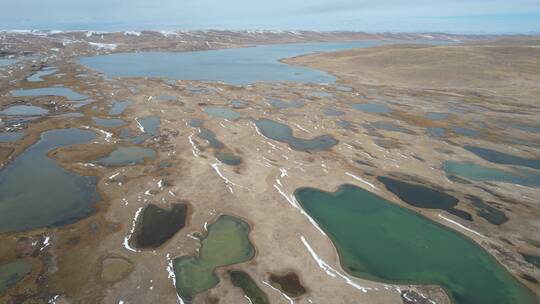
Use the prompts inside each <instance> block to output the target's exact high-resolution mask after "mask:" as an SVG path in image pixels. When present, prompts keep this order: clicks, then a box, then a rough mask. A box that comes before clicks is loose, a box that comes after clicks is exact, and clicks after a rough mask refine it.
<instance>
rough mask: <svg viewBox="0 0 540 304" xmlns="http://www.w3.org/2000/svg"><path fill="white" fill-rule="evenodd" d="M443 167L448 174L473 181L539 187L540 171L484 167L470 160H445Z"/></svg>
mask: <svg viewBox="0 0 540 304" xmlns="http://www.w3.org/2000/svg"><path fill="white" fill-rule="evenodd" d="M443 169H444V171H445V172H446V174H448V175H451V176H452V175H457V176H459V177H465V178H468V179H471V180H473V181H479V182H482V181H490V182H503V183H511V184H518V185H522V186H528V187H536V188H539V187H540V172H538V171H534V170H527V169H522V168H513V170H512V171H506V170H500V169H495V168H489V167H484V166H481V165H478V164H475V163H472V162H457V161H445V162H444V163H443Z"/></svg>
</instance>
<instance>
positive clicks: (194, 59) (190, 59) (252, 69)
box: [80, 41, 384, 85]
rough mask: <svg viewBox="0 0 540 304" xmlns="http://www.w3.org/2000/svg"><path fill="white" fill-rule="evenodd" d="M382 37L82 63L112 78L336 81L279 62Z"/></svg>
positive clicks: (242, 82) (96, 59)
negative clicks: (366, 39)
mask: <svg viewBox="0 0 540 304" xmlns="http://www.w3.org/2000/svg"><path fill="white" fill-rule="evenodd" d="M383 43H384V42H380V41H358V42H339V43H334V42H321V43H294V44H275V45H259V46H255V47H247V48H233V49H223V50H210V51H197V52H178V53H172V52H170V53H166V52H142V53H120V54H110V55H101V56H94V57H83V58H81V59H80V63H82V64H84V65H86V66H88V67H90V68H93V69H96V70H98V71H100V72H102V73H104V74H106V75H107V76H109V77H167V78H173V79H178V80H203V81H205V80H206V81H223V82H226V83H231V84H236V85H246V84H250V83H253V82H259V81H266V82H309V83H333V82H334V81H335V79H336V78H335V77H334V76H332V75H330V74H327V73H325V72H323V71H318V70H314V69H310V68H305V67H300V66H292V65H287V64H284V63H281V62H279V61H278V60H279V59H282V58H290V57H294V56H298V55H301V54H307V53H313V52H323V51H337V50H343V49H351V48H362V47H370V46H375V45H381V44H383Z"/></svg>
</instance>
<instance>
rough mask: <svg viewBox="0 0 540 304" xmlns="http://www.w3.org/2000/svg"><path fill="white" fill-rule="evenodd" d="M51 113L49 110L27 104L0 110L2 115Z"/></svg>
mask: <svg viewBox="0 0 540 304" xmlns="http://www.w3.org/2000/svg"><path fill="white" fill-rule="evenodd" d="M47 113H49V110H47V109H44V108H40V107H36V106H26V105H16V106H11V107H9V108H7V109H4V110H2V111H0V115H7V116H41V115H45V114H47Z"/></svg>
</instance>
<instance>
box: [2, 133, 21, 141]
mask: <svg viewBox="0 0 540 304" xmlns="http://www.w3.org/2000/svg"><path fill="white" fill-rule="evenodd" d="M25 136H26V133H25V132H23V131H16V132H0V142H12V141H17V140H19V139H22V138H23V137H25Z"/></svg>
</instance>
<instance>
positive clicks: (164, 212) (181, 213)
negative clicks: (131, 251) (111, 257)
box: [132, 204, 188, 248]
mask: <svg viewBox="0 0 540 304" xmlns="http://www.w3.org/2000/svg"><path fill="white" fill-rule="evenodd" d="M187 213H188V207H187V205H186V204H173V205H172V208H170V209H164V208H160V207H159V206H156V205H154V204H149V205H148V206H146V207H145V208H144V209H143V211H142V214H141V216H140V221H139V222H138V223H137V225H136V227H135V233H134V235H133V239H132V240H133V243H134V244H133V245H134V246H135V247H137V248H157V247H159V246H161V245H162V244H164V243H165V242H166V241H167V240H169V239H170V238H171V237H173V236H174V235H175V234H176V232H178V231H179V230H180V229H182V228H184V226H185V224H186V217H187Z"/></svg>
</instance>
